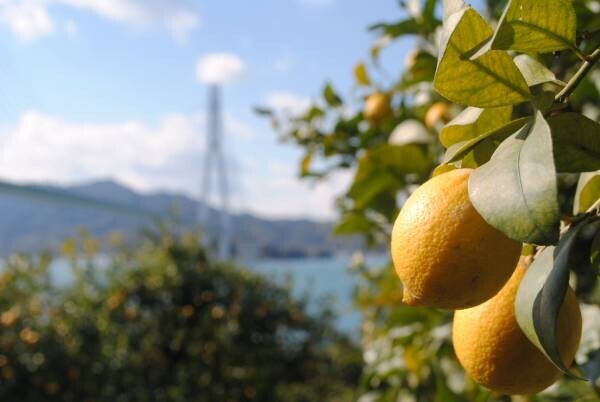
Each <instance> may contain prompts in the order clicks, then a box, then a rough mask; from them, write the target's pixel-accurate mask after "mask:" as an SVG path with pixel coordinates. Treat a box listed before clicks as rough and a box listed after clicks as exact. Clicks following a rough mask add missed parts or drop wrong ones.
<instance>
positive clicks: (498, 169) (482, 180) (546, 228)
mask: <svg viewBox="0 0 600 402" xmlns="http://www.w3.org/2000/svg"><path fill="white" fill-rule="evenodd" d="M469 197H470V199H471V202H472V203H473V205H474V207H475V209H477V211H478V212H479V214H480V215H481V216H482V217H483V219H485V220H486V221H487V222H488V223H489V224H490V225H492V226H494V227H495V228H497V229H498V230H500V231H502V232H504V233H505V234H506V235H507V236H508V237H510V238H512V239H515V240H519V241H522V242H524V243H534V244H555V243H556V241H557V240H558V229H559V222H560V213H559V208H558V198H557V183H556V170H555V168H554V158H553V156H552V137H551V135H550V127H549V126H548V124H547V123H546V121H545V120H544V117H543V116H542V115H541V113H539V112H538V113H537V114H536V117H535V120H534V121H533V123H532V124H528V125H526V126H524V127H523V128H521V129H520V130H519V131H518V132H516V133H515V134H513V135H511V136H510V137H509V138H507V139H506V140H504V142H502V144H500V146H499V147H498V149H497V150H496V152H494V155H493V156H492V158H491V160H490V161H489V162H488V163H486V164H485V165H483V166H481V167H480V168H479V169H477V170H476V171H475V172H473V174H472V175H471V177H470V179H469Z"/></svg>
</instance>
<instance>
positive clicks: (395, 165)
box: [348, 144, 431, 208]
mask: <svg viewBox="0 0 600 402" xmlns="http://www.w3.org/2000/svg"><path fill="white" fill-rule="evenodd" d="M430 165H431V161H430V160H429V158H428V157H427V155H426V154H425V152H424V151H423V150H422V149H421V147H419V146H418V145H402V146H397V145H387V144H386V145H380V146H378V147H376V148H374V149H372V150H370V151H369V152H367V153H366V154H365V155H364V156H363V157H362V158H361V159H360V161H359V163H358V169H357V171H356V176H355V178H354V183H353V184H352V187H351V188H350V190H349V191H348V196H349V197H350V198H352V199H354V201H355V203H356V205H355V207H356V208H365V207H367V204H369V203H370V202H372V200H374V199H375V198H376V197H377V196H378V195H379V194H381V193H383V192H387V191H390V190H396V189H398V188H399V187H401V186H402V185H403V184H404V176H405V175H407V174H410V173H415V174H425V173H426V172H427V171H428V170H429V168H430Z"/></svg>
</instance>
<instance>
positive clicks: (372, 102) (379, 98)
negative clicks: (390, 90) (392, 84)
mask: <svg viewBox="0 0 600 402" xmlns="http://www.w3.org/2000/svg"><path fill="white" fill-rule="evenodd" d="M391 113H392V109H391V107H390V97H389V95H387V94H385V93H383V92H374V93H372V94H371V95H369V97H368V98H367V100H366V101H365V109H364V111H363V114H364V117H365V119H367V120H369V121H371V122H375V123H377V122H380V121H382V120H384V119H385V118H387V117H388V116H389V115H390V114H391Z"/></svg>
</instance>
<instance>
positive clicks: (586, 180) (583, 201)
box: [573, 171, 600, 215]
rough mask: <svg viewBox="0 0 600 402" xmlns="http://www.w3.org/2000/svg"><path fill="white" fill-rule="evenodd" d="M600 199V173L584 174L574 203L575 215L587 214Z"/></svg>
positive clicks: (580, 178) (581, 176)
mask: <svg viewBox="0 0 600 402" xmlns="http://www.w3.org/2000/svg"><path fill="white" fill-rule="evenodd" d="M599 199H600V171H598V172H587V173H582V174H581V175H580V176H579V182H578V183H577V190H576V191H575V199H574V201H573V214H574V215H577V214H580V213H584V212H586V211H587V210H588V209H589V208H591V207H592V205H594V203H596V202H597V201H598V200H599Z"/></svg>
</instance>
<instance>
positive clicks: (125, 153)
mask: <svg viewBox="0 0 600 402" xmlns="http://www.w3.org/2000/svg"><path fill="white" fill-rule="evenodd" d="M205 123H206V119H205V117H204V116H203V115H202V114H196V115H183V114H170V115H165V116H163V117H162V118H160V119H159V121H158V122H157V123H156V124H146V123H143V122H140V121H135V120H132V121H124V122H116V123H101V124H100V123H86V122H83V123H82V122H72V121H68V120H65V119H63V118H60V117H56V116H52V115H49V114H45V113H41V112H38V111H29V112H25V113H23V114H22V115H21V117H20V118H19V120H18V121H17V122H15V123H14V124H12V125H4V126H0V178H1V179H6V180H11V181H16V182H54V183H63V184H68V183H76V182H80V181H89V180H94V179H98V178H106V177H109V178H113V179H116V180H118V181H120V182H122V183H124V184H126V185H128V186H131V187H133V188H135V189H137V190H138V191H156V190H171V191H176V192H183V193H188V194H192V195H197V194H198V193H199V187H200V183H201V173H202V160H203V159H202V158H203V155H204V147H205V141H206V137H205V125H206V124H205ZM224 123H225V129H226V141H227V142H228V144H227V145H226V146H227V147H229V146H230V145H236V146H234V147H231V148H228V150H229V151H231V150H232V149H235V148H237V149H239V148H238V147H237V144H234V142H235V143H237V142H239V141H246V140H247V139H248V138H253V137H252V136H253V135H254V134H253V131H252V130H251V129H250V128H249V127H247V126H246V125H244V124H243V123H242V122H240V121H237V120H235V119H234V118H233V117H232V116H227V115H226V116H225V122H224ZM226 151H227V150H226ZM235 156H236V155H230V154H229V153H228V152H226V159H227V163H228V165H229V167H228V170H229V172H230V174H231V175H232V176H231V182H232V186H233V188H232V195H233V197H234V201H235V200H236V199H239V200H238V201H237V202H235V204H236V205H241V206H243V207H244V208H245V209H249V210H250V211H252V212H254V213H259V214H261V215H265V216H279V217H300V216H313V217H317V218H323V219H326V218H331V217H333V216H334V211H335V209H334V199H335V197H336V196H337V195H339V194H341V193H342V192H343V191H344V189H345V188H346V186H347V185H348V183H349V180H351V175H350V173H342V174H338V175H336V176H334V177H333V178H332V179H330V180H328V181H325V182H323V183H319V184H316V185H314V186H312V185H310V184H309V183H308V182H305V181H300V180H299V179H298V177H297V170H296V169H297V160H290V161H288V160H281V159H273V160H268V159H257V158H256V157H255V155H252V154H251V153H250V152H248V153H246V154H241V153H239V155H237V157H239V159H238V160H240V161H241V164H240V166H239V167H238V168H237V169H236V167H235V165H236V164H234V163H233V157H235Z"/></svg>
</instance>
